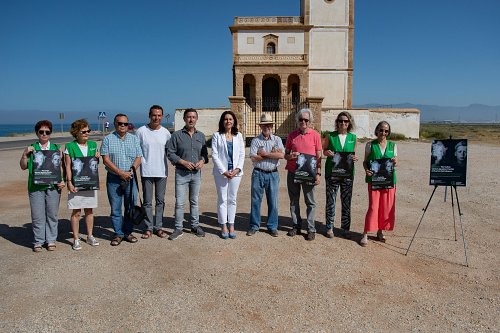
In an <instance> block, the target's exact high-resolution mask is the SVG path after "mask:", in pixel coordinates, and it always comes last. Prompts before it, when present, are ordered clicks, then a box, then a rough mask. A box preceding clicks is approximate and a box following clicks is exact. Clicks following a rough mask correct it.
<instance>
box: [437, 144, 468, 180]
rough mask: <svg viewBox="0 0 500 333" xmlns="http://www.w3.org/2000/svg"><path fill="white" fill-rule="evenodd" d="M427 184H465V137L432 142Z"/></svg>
mask: <svg viewBox="0 0 500 333" xmlns="http://www.w3.org/2000/svg"><path fill="white" fill-rule="evenodd" d="M429 184H430V185H446V186H451V185H453V186H466V184H467V139H448V140H434V141H433V142H432V146H431V168H430V180H429Z"/></svg>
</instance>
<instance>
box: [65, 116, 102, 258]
mask: <svg viewBox="0 0 500 333" xmlns="http://www.w3.org/2000/svg"><path fill="white" fill-rule="evenodd" d="M90 131H91V130H90V129H89V123H88V122H87V120H85V119H80V120H76V121H74V122H73V123H72V124H71V129H70V133H71V135H73V137H74V138H75V140H74V141H72V142H70V143H68V144H66V149H65V150H64V160H65V167H66V182H67V183H68V190H69V192H68V209H72V210H73V211H72V213H71V229H72V231H73V250H76V251H78V250H81V249H82V245H81V244H80V237H79V224H80V217H81V209H82V208H83V211H84V212H85V223H86V225H87V244H89V245H91V246H97V245H99V242H98V241H97V240H96V239H95V238H94V236H93V234H92V230H93V228H94V213H93V208H97V190H79V189H78V188H77V187H76V186H75V179H74V177H75V176H76V175H77V174H78V175H80V174H81V173H82V170H83V167H84V165H83V164H84V163H83V161H82V158H83V157H89V156H90V157H92V156H93V157H96V158H99V157H100V153H99V151H98V150H97V143H96V142H95V141H89V134H90ZM89 161H90V160H89Z"/></svg>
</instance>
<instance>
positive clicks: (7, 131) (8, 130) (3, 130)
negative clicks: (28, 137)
mask: <svg viewBox="0 0 500 333" xmlns="http://www.w3.org/2000/svg"><path fill="white" fill-rule="evenodd" d="M101 127H102V125H101V124H99V125H98V124H97V123H96V124H90V129H92V130H100V129H101ZM70 128H71V124H62V125H61V124H53V125H52V131H53V132H56V133H61V132H66V133H69V129H70ZM29 133H35V124H0V137H4V136H10V137H12V136H16V134H29Z"/></svg>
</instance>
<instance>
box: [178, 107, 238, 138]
mask: <svg viewBox="0 0 500 333" xmlns="http://www.w3.org/2000/svg"><path fill="white" fill-rule="evenodd" d="M184 110H186V109H175V121H174V126H175V130H176V131H177V130H180V129H182V128H183V127H184V119H183V118H182V116H183V114H184ZM196 111H198V121H197V123H196V129H197V130H199V131H201V132H203V133H204V134H205V136H206V137H207V138H208V137H211V136H212V134H214V132H216V131H217V129H218V126H219V119H220V115H221V114H222V112H224V111H230V109H229V108H203V109H196Z"/></svg>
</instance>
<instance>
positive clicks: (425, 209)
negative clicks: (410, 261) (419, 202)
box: [405, 185, 438, 256]
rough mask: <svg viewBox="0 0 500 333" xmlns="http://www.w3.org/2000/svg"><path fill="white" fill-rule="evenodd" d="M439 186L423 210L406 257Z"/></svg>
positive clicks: (435, 187)
mask: <svg viewBox="0 0 500 333" xmlns="http://www.w3.org/2000/svg"><path fill="white" fill-rule="evenodd" d="M437 187H438V186H437V185H434V190H432V194H431V197H430V198H429V201H427V205H426V206H425V208H424V209H423V211H424V212H423V213H422V217H420V221H419V222H418V225H417V229H416V230H415V233H414V234H413V237H412V239H411V242H410V245H408V249H406V253H405V256H406V255H408V251H410V247H411V244H412V243H413V240H414V239H415V236H416V235H417V231H418V228H420V224H421V223H422V220H423V219H424V215H425V212H426V211H427V208H428V207H429V204H430V203H431V200H432V197H433V196H434V192H436V189H437Z"/></svg>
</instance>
